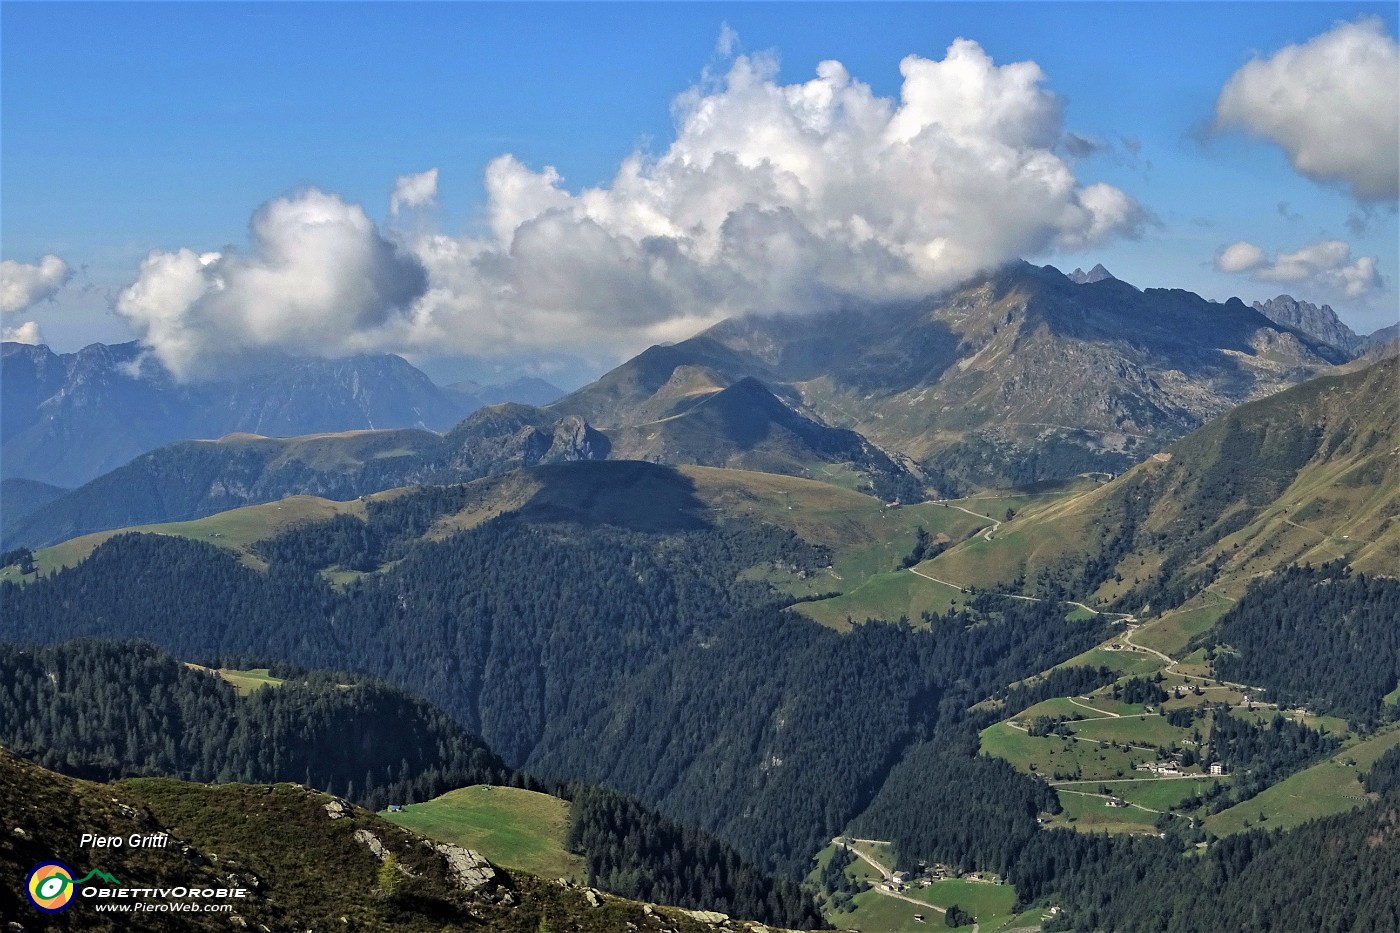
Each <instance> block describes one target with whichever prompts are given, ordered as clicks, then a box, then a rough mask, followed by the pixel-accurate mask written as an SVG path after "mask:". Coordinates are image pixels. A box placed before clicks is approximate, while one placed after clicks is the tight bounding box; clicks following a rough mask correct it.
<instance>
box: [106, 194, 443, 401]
mask: <svg viewBox="0 0 1400 933" xmlns="http://www.w3.org/2000/svg"><path fill="white" fill-rule="evenodd" d="M251 230H252V239H253V247H254V248H253V251H252V253H251V254H250V255H247V256H243V255H238V254H228V255H223V254H220V253H203V254H199V253H196V252H194V251H193V250H189V249H181V250H178V251H176V252H173V253H167V252H160V251H156V252H152V253H151V254H150V255H149V256H147V257H146V259H145V261H143V262H142V263H141V270H140V275H139V277H138V278H137V280H136V282H134V283H133V284H132V285H131V286H129V287H128V288H126V289H124V290H123V291H122V292H121V294H120V295H119V296H118V298H117V302H116V310H117V312H118V313H119V314H121V315H122V316H124V317H125V318H126V319H127V320H128V321H129V322H130V323H131V324H132V326H133V327H134V328H135V329H136V331H137V332H138V334H140V336H141V339H142V341H143V343H145V344H146V346H148V347H149V348H150V349H151V350H152V351H153V352H154V354H155V355H156V356H157V357H158V358H159V359H160V361H161V362H162V363H164V364H165V366H166V367H167V368H168V369H169V370H170V371H171V372H172V373H174V374H175V375H176V376H177V377H178V378H181V379H196V378H200V377H203V376H208V375H213V374H215V373H216V372H217V371H218V369H219V367H220V366H221V365H223V364H225V363H227V362H229V361H230V360H234V359H237V358H238V357H239V356H241V355H243V354H245V353H248V352H256V351H259V350H286V351H291V352H303V353H307V352H309V353H316V354H321V355H328V356H334V355H341V354H346V353H353V352H356V351H358V350H361V349H364V348H366V347H372V346H375V345H377V343H378V342H379V341H380V339H381V338H380V336H379V332H380V331H383V330H386V329H390V328H391V326H392V324H393V318H394V317H395V315H396V313H398V312H401V311H403V310H404V309H406V308H407V307H408V306H409V305H410V304H411V303H412V302H413V301H414V299H416V298H418V297H419V296H420V295H421V294H422V293H423V292H424V290H425V288H426V285H427V282H426V275H425V273H424V271H423V268H422V266H421V265H420V264H419V263H418V261H417V260H415V259H414V258H412V257H411V256H407V255H405V254H404V253H403V252H402V251H401V250H400V249H399V248H398V247H396V246H395V245H394V244H393V243H391V242H389V241H388V240H386V239H384V237H383V236H381V235H380V233H379V231H378V230H377V229H376V228H375V225H374V223H373V222H372V221H371V220H370V219H369V217H368V216H366V214H365V212H364V210H363V209H362V208H360V207H359V206H358V205H352V204H346V203H345V202H344V201H342V200H341V199H340V198H338V197H336V196H334V195H329V194H324V193H322V192H320V191H317V190H316V189H314V188H313V189H310V190H307V191H304V192H302V193H300V194H297V195H293V196H289V197H284V198H278V199H276V200H274V201H271V202H269V203H268V204H266V205H264V206H263V207H262V208H261V209H260V210H259V211H258V212H257V213H256V214H254V216H253V220H252V225H251Z"/></svg>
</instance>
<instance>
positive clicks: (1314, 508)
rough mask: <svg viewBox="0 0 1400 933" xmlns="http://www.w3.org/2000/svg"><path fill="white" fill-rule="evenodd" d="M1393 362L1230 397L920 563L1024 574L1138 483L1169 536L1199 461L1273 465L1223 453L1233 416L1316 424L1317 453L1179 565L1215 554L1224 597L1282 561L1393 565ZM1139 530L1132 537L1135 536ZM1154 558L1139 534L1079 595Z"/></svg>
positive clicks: (1062, 555)
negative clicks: (1216, 409) (1002, 523)
mask: <svg viewBox="0 0 1400 933" xmlns="http://www.w3.org/2000/svg"><path fill="white" fill-rule="evenodd" d="M1397 366H1400V364H1397V363H1396V362H1395V361H1390V362H1388V363H1385V364H1381V365H1377V366H1374V367H1371V368H1370V369H1367V370H1364V371H1362V372H1359V373H1354V374H1350V375H1344V376H1329V377H1324V378H1321V379H1316V380H1313V381H1312V382H1309V383H1305V384H1303V385H1301V386H1298V387H1295V388H1293V389H1290V390H1287V391H1285V392H1281V393H1279V394H1278V395H1275V396H1271V397H1269V398H1266V399H1262V400H1260V401H1258V402H1252V403H1250V404H1248V405H1244V406H1241V407H1240V408H1238V409H1236V410H1235V411H1233V412H1231V413H1230V414H1228V415H1226V416H1224V417H1222V418H1220V419H1218V420H1217V421H1215V422H1212V423H1211V424H1210V425H1207V426H1206V427H1204V428H1202V429H1201V430H1200V431H1197V432H1195V433H1194V434H1192V435H1190V436H1188V437H1187V438H1185V439H1183V440H1182V441H1180V442H1178V443H1177V444H1175V445H1173V446H1172V447H1171V448H1170V450H1169V451H1168V452H1167V453H1165V454H1163V455H1161V458H1160V459H1156V458H1154V459H1149V460H1148V461H1146V462H1144V463H1142V464H1139V465H1138V466H1136V467H1134V468H1133V469H1132V470H1131V471H1129V472H1128V473H1126V474H1124V475H1123V476H1122V477H1120V478H1118V479H1117V480H1115V481H1114V482H1113V483H1110V484H1108V485H1106V486H1104V487H1102V488H1100V489H1098V490H1094V491H1092V492H1089V493H1086V494H1084V495H1082V496H1075V497H1071V498H1067V499H1064V500H1062V501H1059V502H1057V503H1052V504H1050V505H1048V506H1045V507H1043V508H1040V509H1038V510H1036V511H1034V512H1032V511H1030V510H1027V512H1026V514H1024V515H1022V516H1019V517H1018V519H1017V521H1016V522H1013V523H1010V524H1008V525H1007V526H1006V527H1005V528H1004V529H1002V530H1001V531H1000V532H999V533H998V534H996V535H995V536H994V538H993V540H991V541H988V540H986V539H985V538H983V537H978V538H974V539H972V540H970V541H968V542H967V543H965V544H963V545H960V546H959V547H956V548H953V549H952V550H950V551H948V552H946V553H944V554H942V555H940V556H939V557H938V558H936V559H935V560H933V561H931V562H929V563H927V564H925V565H923V567H921V569H924V570H926V571H928V572H929V573H931V574H932V575H933V576H937V577H939V578H941V579H945V580H952V581H955V582H959V583H963V584H972V585H976V586H979V587H986V586H995V585H998V584H1005V583H1007V582H1008V581H1010V580H1012V579H1014V578H1015V577H1016V576H1018V575H1019V574H1021V573H1025V574H1026V575H1027V576H1028V577H1033V576H1034V574H1035V573H1036V572H1037V571H1038V570H1040V569H1041V568H1044V567H1048V566H1054V565H1055V564H1056V563H1058V562H1060V561H1062V560H1064V559H1066V558H1068V557H1071V556H1073V555H1075V554H1076V553H1078V552H1079V551H1080V549H1082V548H1083V547H1084V546H1085V545H1086V543H1088V542H1091V541H1093V540H1095V539H1096V538H1097V536H1098V529H1099V527H1100V526H1101V525H1102V524H1103V523H1104V522H1105V521H1111V519H1110V518H1109V517H1110V516H1111V515H1113V514H1114V513H1115V510H1116V509H1118V508H1121V505H1122V502H1121V497H1122V496H1123V495H1125V494H1126V493H1125V492H1124V491H1125V490H1127V489H1128V488H1129V487H1131V486H1133V485H1134V484H1135V483H1138V482H1141V483H1142V484H1143V488H1146V489H1149V490H1152V493H1151V495H1152V496H1153V498H1152V501H1151V507H1150V509H1149V511H1148V514H1147V515H1146V517H1145V518H1144V520H1143V522H1142V528H1143V530H1145V531H1146V532H1148V533H1156V532H1161V533H1163V534H1164V535H1166V536H1167V538H1168V539H1171V538H1174V537H1176V536H1177V535H1178V534H1179V532H1180V523H1181V522H1182V521H1183V520H1184V517H1185V516H1186V515H1187V514H1188V513H1189V512H1190V508H1189V504H1190V502H1191V501H1193V500H1194V498H1195V497H1198V496H1200V495H1202V494H1203V490H1202V489H1201V488H1198V485H1197V484H1198V483H1199V482H1201V479H1200V478H1201V477H1202V476H1205V475H1207V474H1208V473H1209V472H1210V470H1212V469H1228V470H1233V471H1236V472H1240V473H1244V474H1247V475H1252V474H1253V473H1256V472H1258V473H1260V474H1265V473H1270V472H1271V471H1273V472H1277V471H1276V469H1275V462H1274V461H1272V460H1269V459H1268V455H1267V454H1264V453H1261V454H1260V455H1259V457H1258V462H1245V461H1239V462H1236V461H1228V462H1227V461H1225V460H1222V457H1223V454H1222V450H1224V449H1225V445H1226V444H1227V439H1228V435H1229V434H1230V432H1231V431H1232V430H1236V426H1237V425H1240V424H1244V425H1254V426H1262V425H1272V426H1276V427H1278V429H1279V430H1282V429H1283V428H1284V427H1286V426H1290V425H1298V424H1302V425H1309V426H1312V425H1315V426H1317V427H1318V429H1319V430H1320V431H1321V432H1322V435H1321V442H1320V450H1319V452H1318V453H1317V454H1316V455H1315V456H1314V457H1313V458H1312V459H1311V460H1309V461H1307V462H1306V463H1304V464H1303V465H1302V466H1301V467H1299V468H1298V469H1297V470H1296V472H1291V473H1289V472H1287V471H1286V470H1285V474H1286V475H1285V474H1281V475H1285V478H1286V480H1287V482H1286V483H1285V486H1284V491H1283V492H1282V493H1281V494H1280V495H1279V496H1278V497H1277V498H1276V499H1274V500H1272V501H1271V502H1268V503H1265V504H1264V505H1262V506H1260V507H1257V509H1256V511H1254V512H1253V513H1252V514H1249V515H1248V516H1247V518H1248V521H1247V522H1246V523H1245V524H1244V526H1243V527H1242V528H1240V529H1239V530H1238V531H1235V532H1234V533H1232V534H1229V535H1227V536H1225V537H1223V538H1222V539H1221V540H1220V541H1219V542H1218V543H1217V544H1214V545H1210V546H1208V547H1205V548H1203V549H1201V550H1199V551H1198V552H1194V553H1192V554H1191V555H1190V559H1189V560H1188V561H1187V563H1186V566H1187V567H1188V568H1196V569H1199V568H1201V567H1204V565H1206V564H1207V563H1209V562H1210V561H1211V560H1213V559H1215V558H1217V557H1218V558H1220V560H1221V563H1222V570H1221V574H1220V576H1219V578H1218V580H1217V583H1216V585H1215V587H1214V589H1215V590H1217V591H1218V592H1219V593H1220V594H1221V595H1223V596H1225V597H1229V596H1232V595H1233V596H1237V595H1238V591H1239V590H1240V589H1241V588H1242V586H1243V584H1244V583H1245V582H1246V581H1247V580H1248V579H1250V578H1251V577H1252V576H1254V575H1257V574H1259V573H1262V572H1267V571H1269V570H1272V569H1273V568H1275V567H1278V566H1280V565H1282V564H1286V563H1301V562H1303V561H1313V562H1321V561H1325V560H1330V559H1333V558H1336V557H1342V556H1346V557H1348V558H1349V559H1350V560H1351V562H1352V563H1353V565H1354V566H1356V567H1357V568H1358V569H1360V570H1364V571H1367V572H1377V573H1393V572H1394V570H1395V567H1396V566H1400V521H1396V519H1395V516H1396V515H1397V513H1400V463H1397V462H1396V461H1395V458H1394V457H1393V456H1391V455H1390V452H1391V451H1393V450H1394V449H1395V448H1396V447H1397V446H1400V392H1397V391H1396V388H1397V384H1398V383H1397ZM1271 429H1272V428H1271ZM1280 462H1281V461H1280ZM1243 508H1245V504H1244V502H1243V500H1238V499H1237V500H1231V501H1230V502H1229V503H1228V504H1227V505H1226V506H1225V507H1224V511H1223V512H1216V513H1211V514H1209V515H1207V516H1206V517H1207V519H1209V520H1216V519H1220V518H1226V517H1228V516H1229V515H1230V514H1233V513H1234V512H1236V511H1239V510H1240V509H1243ZM1145 540H1146V539H1145V538H1144V537H1143V536H1140V542H1142V541H1145ZM1162 557H1163V552H1161V551H1160V550H1157V549H1155V548H1154V547H1153V546H1151V545H1150V543H1149V544H1143V545H1142V546H1140V548H1139V549H1138V550H1136V551H1134V552H1132V553H1130V554H1128V555H1127V556H1126V557H1125V558H1124V559H1123V560H1122V562H1121V563H1120V564H1119V565H1118V571H1119V573H1120V574H1121V575H1122V576H1123V577H1124V578H1125V579H1124V581H1123V582H1122V583H1117V582H1114V581H1112V580H1110V582H1109V583H1107V584H1105V585H1104V587H1103V588H1101V589H1100V591H1099V592H1098V593H1097V594H1084V596H1090V595H1097V596H1099V597H1101V598H1105V599H1108V598H1113V597H1116V596H1118V595H1121V594H1122V593H1123V592H1125V591H1126V590H1127V589H1129V588H1131V587H1132V585H1133V580H1134V579H1140V580H1150V579H1151V578H1152V576H1153V575H1154V573H1155V572H1156V571H1157V568H1159V567H1160V566H1161V563H1162ZM1183 608H1184V609H1188V608H1193V607H1183ZM1194 608H1196V609H1199V610H1200V611H1201V615H1202V616H1204V617H1207V618H1208V616H1209V615H1210V613H1211V611H1213V610H1212V609H1211V608H1210V603H1208V602H1203V603H1201V604H1199V605H1197V606H1195V607H1194ZM1184 624H1185V625H1186V626H1187V627H1194V628H1200V627H1203V626H1204V625H1207V624H1209V623H1208V622H1204V621H1203V619H1202V618H1201V617H1197V618H1194V619H1187V620H1184ZM1177 641H1179V639H1178V640H1173V641H1169V642H1168V643H1172V644H1174V643H1177Z"/></svg>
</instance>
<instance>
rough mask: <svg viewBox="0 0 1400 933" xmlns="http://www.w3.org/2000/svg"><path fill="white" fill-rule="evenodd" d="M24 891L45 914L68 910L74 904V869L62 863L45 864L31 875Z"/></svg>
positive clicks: (31, 901)
mask: <svg viewBox="0 0 1400 933" xmlns="http://www.w3.org/2000/svg"><path fill="white" fill-rule="evenodd" d="M24 891H25V893H26V894H28V895H29V902H30V903H31V904H33V905H34V906H35V907H37V908H39V909H40V910H42V911H43V912H44V913H48V914H56V913H58V912H59V911H61V910H67V909H68V908H69V907H71V906H72V904H73V869H71V868H69V867H68V866H67V865H65V864H63V863H62V862H44V863H43V864H42V865H39V866H37V867H36V868H35V869H34V870H33V871H31V872H30V873H29V878H28V880H27V881H26V882H25V888H24Z"/></svg>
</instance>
